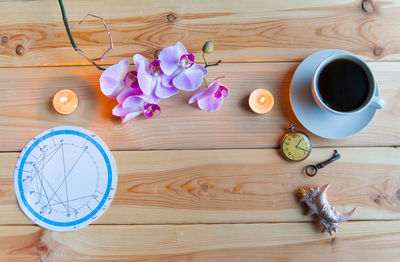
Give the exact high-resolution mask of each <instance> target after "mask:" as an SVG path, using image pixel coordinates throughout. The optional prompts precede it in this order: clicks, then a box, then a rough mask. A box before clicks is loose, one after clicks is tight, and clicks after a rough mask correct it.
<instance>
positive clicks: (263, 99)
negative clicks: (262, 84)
mask: <svg viewBox="0 0 400 262" xmlns="http://www.w3.org/2000/svg"><path fill="white" fill-rule="evenodd" d="M259 102H260V103H261V104H262V103H264V102H265V96H263V97H261V98H260V100H259Z"/></svg>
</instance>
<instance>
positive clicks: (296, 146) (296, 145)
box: [296, 138, 303, 147]
mask: <svg viewBox="0 0 400 262" xmlns="http://www.w3.org/2000/svg"><path fill="white" fill-rule="evenodd" d="M301 140H303V138H302V139H300V140H299V142H298V143H297V145H296V147H297V146H298V145H299V144H300V142H301Z"/></svg>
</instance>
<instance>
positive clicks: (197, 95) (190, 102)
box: [189, 88, 207, 104]
mask: <svg viewBox="0 0 400 262" xmlns="http://www.w3.org/2000/svg"><path fill="white" fill-rule="evenodd" d="M206 90H207V89H206V88H202V89H199V90H198V91H197V92H196V93H194V94H193V95H192V96H191V97H190V99H189V104H193V103H194V102H196V101H197V100H198V99H199V97H200V96H201V95H202V94H203V93H204V91H206Z"/></svg>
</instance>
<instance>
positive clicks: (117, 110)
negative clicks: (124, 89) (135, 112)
mask: <svg viewBox="0 0 400 262" xmlns="http://www.w3.org/2000/svg"><path fill="white" fill-rule="evenodd" d="M130 112H131V111H130V110H129V109H126V108H123V107H122V104H118V105H116V106H115V107H114V108H113V109H112V114H113V115H114V116H126V115H127V114H129V113H130Z"/></svg>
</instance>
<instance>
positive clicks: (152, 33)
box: [0, 0, 400, 67]
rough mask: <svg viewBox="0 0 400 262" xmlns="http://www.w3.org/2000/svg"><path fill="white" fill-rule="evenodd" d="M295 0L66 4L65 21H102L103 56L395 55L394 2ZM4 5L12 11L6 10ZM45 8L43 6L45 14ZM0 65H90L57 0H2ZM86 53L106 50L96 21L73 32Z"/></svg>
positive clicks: (77, 0) (399, 20)
mask: <svg viewBox="0 0 400 262" xmlns="http://www.w3.org/2000/svg"><path fill="white" fill-rule="evenodd" d="M368 2H369V3H372V4H369V5H367V6H364V8H363V7H362V5H361V0H356V1H354V0H341V1H325V0H315V1H308V0H300V1H291V0H284V1H258V0H250V1H244V0H236V1H231V0H223V1H210V0H209V1H183V2H182V1H173V0H168V1H165V0H155V1H152V2H151V3H149V2H148V1H146V0H137V1H134V2H130V3H129V4H128V3H127V2H126V1H123V0H112V1H102V2H101V3H99V2H96V1H90V0H84V1H83V0H70V1H65V7H66V10H67V14H68V16H69V19H70V21H71V24H74V23H76V22H77V21H80V20H81V19H82V18H83V17H84V16H85V15H86V14H87V13H92V14H96V15H99V16H102V17H104V18H105V19H106V22H107V24H108V26H109V28H110V30H111V32H112V37H113V39H114V43H115V49H114V50H113V51H112V53H111V54H110V55H109V56H108V57H107V58H106V59H105V60H104V61H103V62H104V63H107V64H111V63H116V62H117V61H119V60H120V59H121V58H128V57H132V55H133V54H135V53H142V54H144V55H146V56H147V57H152V56H153V53H154V51H155V50H156V49H160V48H164V47H165V46H168V45H171V44H175V42H176V41H181V42H183V43H184V44H185V45H187V47H188V49H189V50H190V51H192V52H195V53H196V54H199V52H200V50H201V46H202V44H203V43H204V42H205V41H208V40H214V41H215V45H216V50H217V52H215V53H214V54H213V55H211V56H210V59H211V60H216V59H222V60H224V61H226V62H239V61H240V62H242V61H299V60H301V59H303V58H304V57H306V56H307V55H309V54H311V53H313V52H315V51H317V50H321V49H328V48H337V49H345V50H348V51H351V52H354V53H356V54H358V55H361V56H362V57H363V58H365V59H368V60H385V61H392V60H399V58H400V48H399V35H400V16H399V14H400V3H399V2H398V1H385V0H376V1H373V2H372V1H368ZM10 10H12V11H11V12H10ZM43 10H46V12H45V14H44V12H43ZM0 17H1V18H2V22H1V25H0V38H1V39H2V41H1V42H0V66H2V67H12V66H36V65H72V64H74V65H75V64H88V62H87V61H86V60H85V59H84V58H83V57H81V56H78V55H75V54H74V52H73V50H72V47H71V46H70V44H69V40H68V38H67V35H66V32H65V29H64V26H63V24H62V18H61V13H60V10H59V7H58V3H57V1H52V0H42V1H15V0H8V1H7V0H3V1H0ZM74 36H75V38H76V42H77V43H78V45H79V46H80V47H81V48H82V49H83V50H84V51H85V52H87V53H88V54H89V55H91V56H92V57H98V56H100V55H101V54H102V53H103V52H104V51H105V50H106V49H107V41H108V39H107V37H106V33H105V31H104V27H103V25H102V24H101V23H100V22H99V21H92V22H91V21H89V22H87V23H85V24H84V25H82V26H80V27H78V28H77V29H75V30H74Z"/></svg>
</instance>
